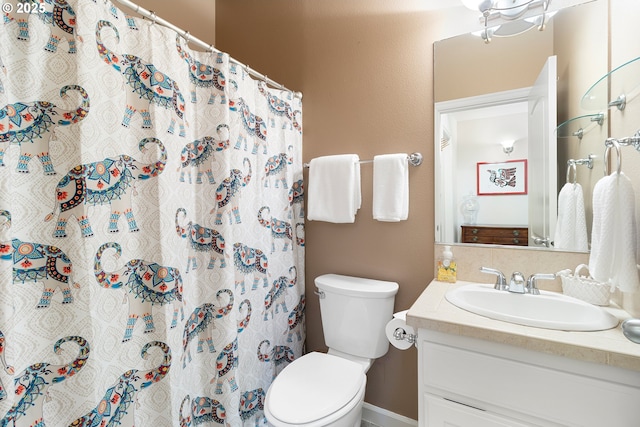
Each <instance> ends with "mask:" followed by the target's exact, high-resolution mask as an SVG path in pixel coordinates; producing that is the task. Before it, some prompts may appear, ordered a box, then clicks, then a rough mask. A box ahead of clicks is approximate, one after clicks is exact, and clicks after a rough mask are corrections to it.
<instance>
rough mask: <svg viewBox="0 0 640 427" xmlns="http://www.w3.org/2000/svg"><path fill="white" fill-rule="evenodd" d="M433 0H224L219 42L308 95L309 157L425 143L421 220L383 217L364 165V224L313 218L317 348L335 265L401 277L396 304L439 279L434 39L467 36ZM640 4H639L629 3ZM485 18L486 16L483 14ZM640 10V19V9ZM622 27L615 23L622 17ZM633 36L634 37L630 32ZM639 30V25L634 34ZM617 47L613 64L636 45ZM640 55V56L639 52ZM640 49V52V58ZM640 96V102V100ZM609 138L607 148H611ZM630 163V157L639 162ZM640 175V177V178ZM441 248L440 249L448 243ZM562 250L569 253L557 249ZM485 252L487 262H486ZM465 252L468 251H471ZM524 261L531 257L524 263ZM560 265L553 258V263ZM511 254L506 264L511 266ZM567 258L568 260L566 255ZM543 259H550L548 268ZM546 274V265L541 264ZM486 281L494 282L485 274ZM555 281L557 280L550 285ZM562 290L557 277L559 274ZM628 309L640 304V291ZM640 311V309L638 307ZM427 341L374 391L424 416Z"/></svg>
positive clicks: (382, 362)
mask: <svg viewBox="0 0 640 427" xmlns="http://www.w3.org/2000/svg"><path fill="white" fill-rule="evenodd" d="M423 3H424V2H423V1H422V0H403V1H402V2H396V1H389V0H349V1H344V0H269V1H264V0H217V1H216V47H217V48H218V49H221V50H223V51H226V52H229V53H230V54H231V55H232V56H233V57H234V58H236V59H238V60H240V61H242V62H245V63H247V64H248V65H250V66H251V67H252V68H254V69H256V70H259V71H260V72H262V73H264V74H266V75H268V76H269V77H270V78H273V79H275V80H277V81H279V82H281V83H283V84H285V85H286V86H287V87H289V88H291V89H293V90H297V91H302V92H303V94H304V99H303V103H304V150H305V151H304V159H303V160H304V161H305V162H308V161H309V160H310V159H311V158H313V157H317V156H322V155H329V154H340V153H357V154H359V155H360V157H361V158H363V159H370V158H371V157H372V156H373V155H375V154H380V153H389V152H401V151H402V152H412V151H421V152H422V153H423V154H424V156H425V163H424V165H423V166H421V167H419V168H415V169H412V170H411V176H410V180H411V198H410V199H411V201H410V216H409V220H408V221H406V222H403V223H399V224H388V223H379V222H376V221H374V220H373V219H372V215H371V169H370V166H367V165H364V166H363V169H362V171H363V174H362V188H363V207H362V209H361V210H360V212H359V213H358V215H357V219H356V222H355V224H349V225H346V224H342V225H337V224H328V223H322V222H308V223H307V228H306V238H307V239H306V240H307V257H306V282H307V283H306V288H307V289H306V293H307V295H308V299H307V304H308V305H307V350H309V351H311V350H325V346H324V342H323V335H322V329H321V325H320V316H319V311H318V302H317V299H316V298H315V297H314V295H313V290H314V286H313V278H314V277H316V276H318V275H320V274H324V273H329V272H333V273H341V274H349V275H355V276H364V277H371V278H378V279H384V280H393V281H397V282H399V283H400V292H399V294H398V296H397V299H396V307H395V308H396V310H402V309H405V308H408V307H409V306H410V305H411V304H412V303H413V301H414V300H415V299H416V298H417V296H418V295H419V294H420V293H421V292H422V290H423V289H424V287H425V286H426V284H427V283H428V282H429V281H430V280H431V278H432V277H433V271H434V268H433V259H434V245H433V241H434V233H433V220H434V218H433V196H434V194H433V148H432V144H433V102H434V90H433V71H432V59H433V48H432V45H433V42H434V41H436V40H439V39H442V38H445V37H450V36H451V35H455V34H456V32H455V31H452V28H451V25H450V24H451V23H452V22H454V20H452V19H451V18H452V16H451V14H450V13H449V12H448V11H437V12H433V11H431V12H427V11H424V10H422V9H421V8H422V7H423ZM613 3H616V5H615V6H616V7H615V8H614V10H613V18H612V20H615V21H616V22H617V24H620V25H622V24H624V27H622V28H626V29H625V30H624V31H621V32H620V34H618V35H615V34H614V35H612V41H613V43H614V44H617V43H620V44H622V43H625V44H632V43H633V42H634V40H637V39H638V37H637V36H638V35H639V34H637V33H638V32H639V31H640V28H639V27H638V26H637V24H636V23H635V20H634V19H632V18H631V17H636V18H637V16H639V15H640V10H638V9H639V8H640V5H639V4H640V2H637V1H635V0H616V2H613ZM630 11H631V12H632V13H629V12H630ZM472 19H475V17H472ZM636 20H637V19H636ZM613 28H615V26H613ZM622 34H624V35H622ZM631 34H635V35H636V37H633V36H632V35H631ZM635 46H637V44H636V45H635ZM622 52H623V51H622V50H617V49H612V53H611V56H612V63H614V64H616V63H618V64H619V63H621V62H620V61H622V60H623V59H624V58H622V57H623V56H625V58H626V59H627V60H628V59H631V57H628V52H629V50H628V49H627V50H626V51H624V53H622ZM635 56H640V52H636V53H635ZM635 56H632V57H635ZM636 104H638V105H640V102H637V101H636ZM638 105H631V107H627V108H628V110H627V111H625V112H624V113H621V112H614V113H615V115H616V117H612V118H611V126H612V131H613V133H614V135H616V136H619V137H623V136H628V135H630V134H631V133H633V132H635V130H636V127H640V125H638V124H637V123H638V121H637V120H633V118H634V117H638V115H637V111H636V110H637V109H638V108H640V107H638ZM602 151H603V149H602V147H601V150H600V151H599V152H597V153H596V154H598V155H602ZM624 157H625V167H624V168H623V169H624V170H625V171H627V170H628V171H629V174H635V175H638V174H640V172H636V171H640V167H638V166H637V165H636V164H635V162H638V161H640V155H638V154H636V153H635V151H634V150H633V149H631V148H627V149H625V150H624ZM627 165H629V166H627ZM635 179H638V178H635ZM438 250H439V248H438ZM454 251H457V252H459V254H456V255H457V256H459V257H463V258H465V259H463V260H462V263H461V264H460V265H462V266H464V265H468V266H469V270H470V271H472V270H474V269H475V268H476V265H475V264H476V263H478V262H487V263H489V265H497V266H500V265H502V267H501V268H503V269H504V270H505V271H510V270H512V267H514V265H511V264H509V263H507V264H505V259H507V258H509V259H510V260H511V259H512V258H511V254H510V253H504V252H503V251H504V250H502V249H495V250H494V249H487V248H484V249H483V248H477V249H469V250H466V249H455V248H454ZM518 254H519V255H521V256H519V257H516V258H517V260H516V261H514V262H515V263H516V265H515V266H516V267H518V268H520V269H523V270H525V271H529V270H527V269H528V268H531V267H530V266H531V265H532V264H531V262H532V261H535V262H536V263H539V264H536V267H535V268H536V269H538V265H539V266H548V265H552V266H554V267H553V268H555V265H556V264H554V263H557V262H558V261H559V260H560V259H562V262H561V263H560V264H564V263H568V264H575V263H577V262H585V261H586V259H585V256H586V255H585V254H578V255H576V254H573V255H571V254H564V255H562V254H563V253H555V254H554V255H553V256H552V259H549V257H545V256H546V255H545V253H544V252H540V251H537V252H535V251H521V252H518ZM558 254H561V257H557V255H558ZM483 260H484V261H483ZM459 261H460V259H459ZM518 263H520V264H518ZM549 263H551V264H549ZM503 264H504V265H503ZM560 264H558V265H560ZM540 268H542V267H540ZM531 272H534V270H531ZM476 280H484V279H483V278H477V279H476ZM549 285H551V286H550V287H551V288H553V287H554V284H551V283H550V284H549ZM555 285H556V288H557V283H556V284H555ZM626 300H627V302H626V307H630V308H631V307H636V308H637V309H640V302H639V301H638V294H636V295H635V296H627V298H626ZM636 312H637V311H636ZM416 370H417V360H416V351H415V350H414V349H410V350H408V351H404V352H401V351H399V350H396V349H395V348H391V349H390V351H389V353H388V354H387V355H386V356H384V357H382V358H381V359H379V360H377V361H376V362H375V363H374V365H373V367H372V368H371V371H370V373H369V375H368V386H367V394H366V401H367V402H369V403H371V404H373V405H376V406H379V407H382V408H385V409H387V410H389V411H392V412H395V413H398V414H401V415H405V416H407V417H410V418H414V419H416V418H417V407H418V402H417V399H418V397H417V372H416Z"/></svg>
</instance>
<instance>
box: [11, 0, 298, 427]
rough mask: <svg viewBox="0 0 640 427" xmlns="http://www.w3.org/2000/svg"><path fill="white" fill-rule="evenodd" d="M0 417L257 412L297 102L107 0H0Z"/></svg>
mask: <svg viewBox="0 0 640 427" xmlns="http://www.w3.org/2000/svg"><path fill="white" fill-rule="evenodd" d="M2 6H3V20H2V22H0V70H1V71H0V108H1V109H0V365H1V367H0V368H1V369H0V426H12V427H14V426H18V427H24V426H29V427H31V426H44V425H46V426H48V427H60V426H124V427H132V426H134V425H135V426H138V427H145V426H154V427H156V426H157V427H165V426H176V427H177V426H180V427H182V426H196V425H201V424H203V423H205V424H206V425H223V426H241V425H252V426H253V425H264V424H266V421H265V418H264V399H265V395H266V391H267V389H268V387H269V385H270V384H271V382H272V380H273V378H274V377H275V376H276V375H277V374H278V373H279V372H280V371H281V370H282V369H283V368H284V367H285V366H286V365H287V364H288V363H290V362H291V361H292V360H294V359H295V358H296V357H299V356H300V355H301V353H302V349H303V343H304V339H305V335H304V334H305V331H304V313H305V296H304V220H303V218H304V211H303V204H302V196H303V194H302V193H303V190H302V188H303V182H302V162H301V156H302V128H301V123H302V113H301V111H302V105H301V102H300V99H298V98H296V97H294V96H293V94H291V93H289V92H287V91H280V90H273V89H272V88H268V87H267V85H266V84H264V82H261V81H256V80H254V79H252V78H251V77H250V76H249V75H248V74H247V72H246V70H245V69H244V68H243V67H242V66H240V65H237V64H235V63H234V62H233V61H230V59H229V57H228V55H226V54H222V53H217V52H215V53H213V52H200V51H196V50H193V49H191V48H190V47H189V46H188V44H187V43H186V41H185V40H184V39H183V38H182V37H181V36H179V35H177V34H176V33H175V32H173V31H172V30H170V29H167V28H164V27H161V26H160V25H158V24H154V23H153V22H150V21H149V20H144V19H141V18H132V17H130V16H127V15H126V14H125V13H124V11H123V10H120V9H118V8H116V7H115V6H114V5H113V4H112V3H111V2H109V1H105V0H93V1H90V0H66V1H65V0H41V1H39V2H38V1H36V2H23V1H16V0H13V1H7V0H4V1H3V2H2Z"/></svg>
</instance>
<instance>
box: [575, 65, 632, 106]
mask: <svg viewBox="0 0 640 427" xmlns="http://www.w3.org/2000/svg"><path fill="white" fill-rule="evenodd" d="M638 76H640V57H638V58H635V59H632V60H631V61H629V62H626V63H624V64H622V65H620V66H619V67H617V68H614V69H613V70H611V71H609V72H608V73H607V74H605V75H604V76H602V77H601V78H600V79H599V80H598V81H597V82H595V83H594V84H593V86H591V87H590V88H589V90H587V92H586V93H585V94H584V96H583V97H582V100H581V101H580V105H581V106H582V108H584V109H586V110H591V111H594V110H598V111H604V110H607V109H609V108H612V107H616V108H618V109H619V110H624V108H625V106H626V103H627V102H629V101H631V100H632V99H633V98H635V97H636V96H637V95H638V94H639V93H640V78H639V77H638ZM611 82H614V83H615V84H611V87H612V88H614V89H612V90H614V91H615V90H618V91H619V92H618V93H612V94H611V95H609V85H610V83H611ZM617 88H620V89H617Z"/></svg>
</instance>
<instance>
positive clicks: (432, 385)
mask: <svg viewBox="0 0 640 427" xmlns="http://www.w3.org/2000/svg"><path fill="white" fill-rule="evenodd" d="M487 333H490V332H489V331H488V332H487ZM568 334H570V333H568ZM518 339H526V337H519V338H516V337H514V339H513V340H514V345H511V344H503V343H499V342H492V341H488V340H484V339H479V338H470V337H466V336H462V335H455V334H450V333H443V332H438V331H435V330H431V329H422V328H420V329H419V330H418V342H417V347H418V364H419V366H418V372H419V376H420V378H419V383H418V384H419V386H418V387H419V399H420V401H419V417H418V419H419V425H420V426H421V427H507V426H508V427H521V426H522V427H524V426H554V427H557V426H575V427H591V426H593V427H638V426H640V371H635V370H628V369H622V368H619V367H615V366H608V365H604V364H599V363H593V362H585V361H581V360H577V359H573V358H567V357H562V356H559V355H554V354H546V353H542V352H538V351H532V350H528V349H524V348H521V347H518V346H517V341H518Z"/></svg>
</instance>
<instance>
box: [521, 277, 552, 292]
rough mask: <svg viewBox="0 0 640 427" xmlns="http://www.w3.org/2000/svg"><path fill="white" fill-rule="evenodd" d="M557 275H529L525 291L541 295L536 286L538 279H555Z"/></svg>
mask: <svg viewBox="0 0 640 427" xmlns="http://www.w3.org/2000/svg"><path fill="white" fill-rule="evenodd" d="M555 278H556V275H555V274H553V273H536V274H532V275H531V276H529V278H528V279H527V287H526V288H525V292H526V293H528V294H531V295H540V291H539V290H538V286H536V280H554V279H555Z"/></svg>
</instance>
